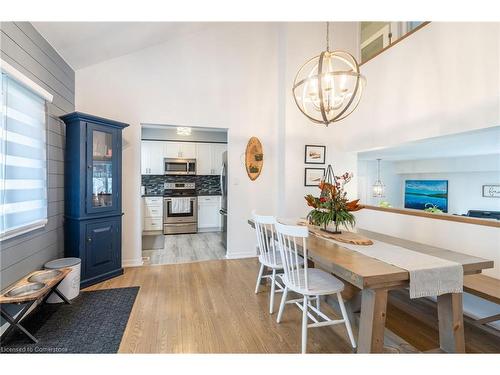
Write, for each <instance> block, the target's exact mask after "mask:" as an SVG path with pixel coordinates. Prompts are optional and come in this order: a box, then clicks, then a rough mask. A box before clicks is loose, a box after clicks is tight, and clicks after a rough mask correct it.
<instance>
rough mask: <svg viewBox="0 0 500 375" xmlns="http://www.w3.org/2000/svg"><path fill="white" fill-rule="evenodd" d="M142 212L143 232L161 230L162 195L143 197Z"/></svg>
mask: <svg viewBox="0 0 500 375" xmlns="http://www.w3.org/2000/svg"><path fill="white" fill-rule="evenodd" d="M142 213H143V218H142V222H143V231H144V232H148V231H161V230H163V197H144V198H143V204H142Z"/></svg>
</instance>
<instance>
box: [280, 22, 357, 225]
mask: <svg viewBox="0 0 500 375" xmlns="http://www.w3.org/2000/svg"><path fill="white" fill-rule="evenodd" d="M325 27H326V26H325V23H322V22H320V23H288V24H286V26H285V35H284V42H283V48H284V50H285V51H284V52H285V53H284V56H285V59H284V61H283V62H282V63H283V64H284V67H285V69H284V71H283V72H282V74H283V81H284V82H283V86H282V90H283V94H284V103H283V104H284V118H285V119H284V128H282V129H281V131H282V137H281V138H280V142H281V143H282V144H281V150H282V155H284V161H283V162H282V163H283V164H281V165H280V171H279V172H280V174H281V178H280V180H281V184H282V185H281V188H280V192H281V193H280V194H281V202H282V206H281V207H280V210H279V214H280V215H281V216H284V217H301V216H305V215H306V214H307V213H308V212H309V210H310V208H308V207H307V205H306V203H305V200H304V196H305V195H306V194H315V195H318V194H319V190H318V188H315V187H304V168H305V167H312V168H315V167H321V168H323V167H326V166H327V165H328V164H332V166H333V169H334V172H335V174H338V175H340V174H343V173H344V172H351V171H353V169H355V165H356V153H353V152H345V151H344V147H343V145H342V143H341V142H339V139H338V134H339V127H341V126H342V124H341V123H339V124H332V125H330V126H329V127H328V128H326V127H325V126H324V125H318V124H314V123H312V122H310V121H309V120H308V119H307V118H306V117H305V116H304V115H303V114H302V113H301V112H300V111H299V110H298V109H297V106H296V104H295V102H294V99H293V95H292V86H293V81H294V79H295V74H296V73H297V71H298V70H299V68H300V67H301V66H302V65H303V64H304V63H305V62H306V61H307V60H308V59H309V58H311V57H313V56H316V55H318V54H319V53H321V51H322V50H324V49H325V32H326V29H325ZM331 30H332V34H331V48H332V49H344V50H346V51H349V52H351V53H352V54H353V55H355V56H356V55H357V45H358V38H357V35H358V34H357V32H358V25H357V23H355V22H339V23H334V24H333V27H332V29H331ZM306 144H313V145H325V146H327V149H326V163H325V165H312V164H310V165H306V164H304V146H305V145H306ZM356 177H357V176H355V179H354V180H353V181H351V182H350V183H349V185H347V188H348V191H349V192H350V193H351V192H352V193H353V194H350V195H351V197H354V196H355V193H356Z"/></svg>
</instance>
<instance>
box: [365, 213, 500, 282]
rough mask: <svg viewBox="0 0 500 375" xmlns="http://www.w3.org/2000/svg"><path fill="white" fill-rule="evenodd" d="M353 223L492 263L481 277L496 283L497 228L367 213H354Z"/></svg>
mask: <svg viewBox="0 0 500 375" xmlns="http://www.w3.org/2000/svg"><path fill="white" fill-rule="evenodd" d="M356 222H357V225H358V227H359V228H363V229H366V230H369V231H372V232H378V233H383V234H387V235H389V236H394V237H399V238H404V239H406V240H410V241H415V242H420V243H423V244H428V245H431V246H437V247H441V248H443V249H448V250H453V251H458V252H461V253H464V254H470V255H474V256H478V257H483V258H486V259H490V260H493V261H494V262H495V268H493V269H488V270H484V274H486V275H489V276H492V277H496V278H498V279H500V230H499V229H498V228H494V227H487V226H482V225H474V224H467V223H458V222H453V221H447V220H436V219H428V218H425V217H417V216H410V215H402V214H395V213H392V212H383V211H374V210H368V209H366V210H361V211H358V212H356Z"/></svg>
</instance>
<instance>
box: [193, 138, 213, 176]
mask: <svg viewBox="0 0 500 375" xmlns="http://www.w3.org/2000/svg"><path fill="white" fill-rule="evenodd" d="M212 149H213V147H212V144H210V143H197V144H196V174H198V175H211V174H212V171H213V169H212Z"/></svg>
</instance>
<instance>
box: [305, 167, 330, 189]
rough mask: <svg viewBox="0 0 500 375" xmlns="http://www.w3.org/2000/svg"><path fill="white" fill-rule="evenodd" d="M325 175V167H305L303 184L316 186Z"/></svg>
mask: <svg viewBox="0 0 500 375" xmlns="http://www.w3.org/2000/svg"><path fill="white" fill-rule="evenodd" d="M324 175H325V168H305V171H304V186H318V185H319V183H320V182H321V179H322V178H323V176H324Z"/></svg>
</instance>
